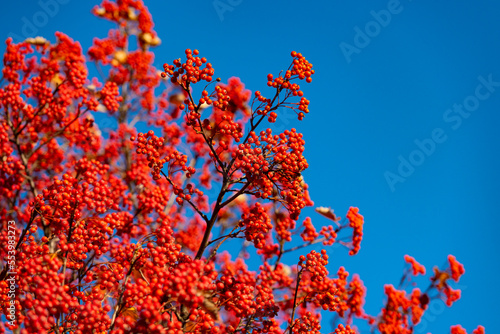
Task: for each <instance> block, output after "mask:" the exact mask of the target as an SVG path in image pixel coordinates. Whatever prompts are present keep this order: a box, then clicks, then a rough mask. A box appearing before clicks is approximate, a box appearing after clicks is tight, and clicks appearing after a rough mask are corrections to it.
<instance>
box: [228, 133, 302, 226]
mask: <svg viewBox="0 0 500 334" xmlns="http://www.w3.org/2000/svg"><path fill="white" fill-rule="evenodd" d="M303 151H304V140H303V139H302V134H300V133H297V132H296V130H295V129H292V130H290V131H289V130H285V131H284V132H283V133H281V134H280V135H273V134H272V130H271V129H267V130H266V131H261V133H260V136H257V135H256V134H255V133H254V132H251V133H250V135H249V139H248V141H247V143H246V144H240V145H239V146H238V150H237V151H236V152H234V153H233V158H236V162H235V163H234V168H235V169H239V170H241V171H242V172H243V173H244V174H246V176H247V178H248V179H249V180H252V181H253V182H252V187H253V188H254V189H255V191H256V196H257V197H262V198H264V199H266V198H268V197H270V196H271V195H272V194H273V192H274V189H275V188H274V186H275V185H277V187H278V189H279V195H280V197H281V199H282V202H283V204H284V205H285V207H286V208H287V209H288V211H289V212H290V214H291V217H292V218H294V219H296V218H298V214H299V213H300V211H301V210H302V209H303V208H304V207H305V206H306V202H305V198H304V187H303V182H302V177H301V172H302V171H304V170H305V169H306V168H307V167H308V164H307V161H306V159H305V158H304V156H303V154H302V153H303Z"/></svg>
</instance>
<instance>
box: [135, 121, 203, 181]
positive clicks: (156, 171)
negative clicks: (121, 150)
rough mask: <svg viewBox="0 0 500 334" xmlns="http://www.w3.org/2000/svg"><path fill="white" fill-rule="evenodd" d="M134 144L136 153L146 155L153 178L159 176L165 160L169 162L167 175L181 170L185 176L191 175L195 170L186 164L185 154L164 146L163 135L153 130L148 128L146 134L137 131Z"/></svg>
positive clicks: (158, 177) (155, 178)
mask: <svg viewBox="0 0 500 334" xmlns="http://www.w3.org/2000/svg"><path fill="white" fill-rule="evenodd" d="M130 139H131V140H132V141H135V140H136V138H135V137H131V138H130ZM136 145H137V149H136V153H137V154H144V155H146V157H147V160H148V166H149V167H150V168H151V169H152V171H151V174H152V175H153V179H154V180H159V179H160V178H161V172H162V169H163V165H164V164H165V163H167V162H168V163H169V166H168V171H169V175H171V174H173V173H175V172H177V171H180V170H182V171H184V172H185V173H186V176H187V177H191V176H192V175H193V174H194V173H195V171H196V170H195V169H194V168H193V167H189V166H186V163H187V156H186V155H183V154H181V153H179V152H178V151H176V150H173V149H169V148H168V147H166V146H165V140H164V139H163V137H161V138H160V137H157V136H155V135H154V132H153V130H149V132H148V133H146V134H144V133H139V134H138V136H137V144H136ZM163 154H166V156H165V157H164V158H162V159H160V156H162V155H163Z"/></svg>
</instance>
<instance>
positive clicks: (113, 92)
mask: <svg viewBox="0 0 500 334" xmlns="http://www.w3.org/2000/svg"><path fill="white" fill-rule="evenodd" d="M100 95H101V100H102V104H103V105H104V106H105V107H106V109H108V110H109V112H110V114H113V113H115V112H116V111H117V110H118V107H119V106H120V102H122V100H123V98H122V97H121V96H120V91H119V90H118V86H117V85H116V83H114V82H112V81H108V82H106V84H105V85H104V87H103V88H102V90H101V91H100Z"/></svg>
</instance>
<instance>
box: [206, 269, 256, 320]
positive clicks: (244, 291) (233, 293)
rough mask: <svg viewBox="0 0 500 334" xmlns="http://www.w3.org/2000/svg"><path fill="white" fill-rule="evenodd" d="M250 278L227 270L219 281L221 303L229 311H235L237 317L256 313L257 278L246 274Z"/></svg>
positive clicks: (218, 290)
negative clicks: (255, 293) (255, 291)
mask: <svg viewBox="0 0 500 334" xmlns="http://www.w3.org/2000/svg"><path fill="white" fill-rule="evenodd" d="M244 277H245V278H250V280H244V279H243V280H242V279H240V278H243V277H240V275H239V274H238V273H236V275H235V273H232V272H231V271H229V270H226V271H225V272H224V273H223V275H222V276H221V277H220V278H219V280H218V281H217V283H216V285H217V293H218V295H219V301H218V302H219V303H220V304H221V305H224V308H225V309H226V310H227V311H228V312H234V314H235V315H236V317H241V318H244V317H247V316H250V315H253V314H255V312H256V303H255V300H254V299H255V297H254V290H255V279H254V278H253V277H248V276H246V275H245V276H244Z"/></svg>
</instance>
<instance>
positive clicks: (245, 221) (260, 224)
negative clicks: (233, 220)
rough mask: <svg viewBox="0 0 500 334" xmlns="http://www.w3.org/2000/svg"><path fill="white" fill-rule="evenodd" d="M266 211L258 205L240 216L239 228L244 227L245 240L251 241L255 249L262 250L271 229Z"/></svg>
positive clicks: (271, 225)
mask: <svg viewBox="0 0 500 334" xmlns="http://www.w3.org/2000/svg"><path fill="white" fill-rule="evenodd" d="M266 211H267V209H266V208H265V207H264V206H262V205H261V204H260V203H258V202H257V203H255V205H254V206H253V207H252V208H250V210H249V212H248V213H244V214H242V215H241V220H240V222H239V226H241V227H244V228H245V229H244V232H245V238H246V240H247V241H252V242H253V243H254V245H255V248H262V247H263V246H264V244H265V238H266V234H267V233H268V232H269V231H270V230H271V229H272V228H273V224H271V218H270V217H269V216H268V214H267V212H266Z"/></svg>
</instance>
